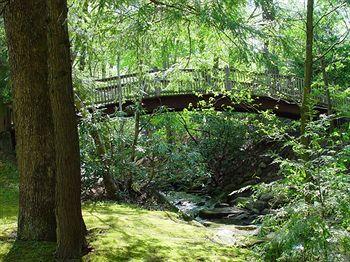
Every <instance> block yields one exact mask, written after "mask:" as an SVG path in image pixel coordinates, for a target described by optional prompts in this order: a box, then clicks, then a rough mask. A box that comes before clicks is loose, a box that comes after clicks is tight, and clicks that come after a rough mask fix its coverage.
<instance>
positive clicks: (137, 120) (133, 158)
mask: <svg viewBox="0 0 350 262" xmlns="http://www.w3.org/2000/svg"><path fill="white" fill-rule="evenodd" d="M135 110H136V111H135V126H134V139H133V143H132V145H131V155H130V161H131V162H135V161H136V148H137V144H138V140H139V135H140V117H141V114H140V111H139V110H140V109H139V108H136V109H135ZM133 180H134V179H133V171H132V170H129V172H128V177H127V178H126V188H127V190H128V191H129V193H131V192H132V191H133V190H132V183H133Z"/></svg>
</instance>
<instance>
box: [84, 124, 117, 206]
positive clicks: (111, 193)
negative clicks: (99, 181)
mask: <svg viewBox="0 0 350 262" xmlns="http://www.w3.org/2000/svg"><path fill="white" fill-rule="evenodd" d="M90 135H91V137H92V139H93V140H94V143H95V146H96V151H97V155H98V156H99V158H100V160H101V162H102V164H103V167H104V170H103V171H104V172H103V183H104V185H105V188H106V193H107V198H108V199H112V200H116V199H117V194H118V191H119V189H118V186H117V184H116V182H115V181H114V179H113V176H112V175H111V170H110V168H109V166H110V165H109V163H108V160H107V158H106V148H105V146H104V143H103V142H102V139H101V136H100V134H99V133H98V131H97V129H96V128H95V127H93V128H92V130H91V131H90Z"/></svg>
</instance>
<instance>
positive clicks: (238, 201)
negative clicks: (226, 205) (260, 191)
mask: <svg viewBox="0 0 350 262" xmlns="http://www.w3.org/2000/svg"><path fill="white" fill-rule="evenodd" d="M249 201H250V198H249V197H236V198H235V200H233V202H232V203H233V204H234V205H243V206H244V205H245V204H247V203H248V202H249Z"/></svg>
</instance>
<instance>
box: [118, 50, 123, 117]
mask: <svg viewBox="0 0 350 262" xmlns="http://www.w3.org/2000/svg"><path fill="white" fill-rule="evenodd" d="M117 70H118V82H117V85H118V89H117V90H118V105H119V111H120V112H121V111H123V94H122V82H121V78H120V56H119V55H118V61H117Z"/></svg>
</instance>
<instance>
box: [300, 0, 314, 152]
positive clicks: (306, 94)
mask: <svg viewBox="0 0 350 262" xmlns="http://www.w3.org/2000/svg"><path fill="white" fill-rule="evenodd" d="M313 13H314V0H308V1H307V21H306V56H305V81H304V82H305V83H304V84H305V86H304V91H303V101H302V105H301V112H300V113H301V139H302V140H301V141H302V143H303V144H304V145H305V146H308V139H307V137H306V136H305V133H306V132H305V131H306V125H307V122H308V121H309V120H310V118H311V115H312V108H311V101H310V100H311V99H310V93H311V82H312V65H313V55H312V48H313V40H314V26H313Z"/></svg>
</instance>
